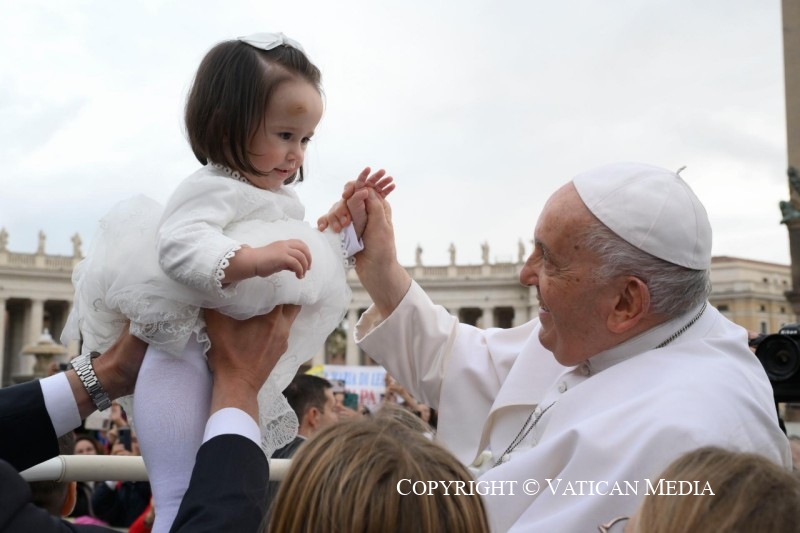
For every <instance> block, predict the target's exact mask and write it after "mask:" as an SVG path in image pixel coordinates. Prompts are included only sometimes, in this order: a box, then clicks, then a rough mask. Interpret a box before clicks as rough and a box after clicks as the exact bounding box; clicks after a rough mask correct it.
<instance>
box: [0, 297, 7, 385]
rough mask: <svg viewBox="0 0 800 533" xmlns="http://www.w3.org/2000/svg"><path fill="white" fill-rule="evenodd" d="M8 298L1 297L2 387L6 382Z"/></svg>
mask: <svg viewBox="0 0 800 533" xmlns="http://www.w3.org/2000/svg"><path fill="white" fill-rule="evenodd" d="M5 351H6V300H5V298H0V387H2V386H3V383H5V382H6V376H5V368H6V365H5V362H6V353H5Z"/></svg>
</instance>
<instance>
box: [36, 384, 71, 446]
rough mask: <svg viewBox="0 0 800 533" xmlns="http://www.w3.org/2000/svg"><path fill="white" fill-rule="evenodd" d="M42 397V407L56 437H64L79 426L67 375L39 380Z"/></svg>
mask: <svg viewBox="0 0 800 533" xmlns="http://www.w3.org/2000/svg"><path fill="white" fill-rule="evenodd" d="M39 384H40V385H41V387H42V395H43V396H44V406H45V408H46V409H47V414H48V415H50V421H51V422H52V423H53V429H54V430H55V432H56V437H60V436H61V435H66V434H67V433H69V432H70V431H72V430H73V429H75V428H76V427H78V426H80V425H81V415H80V412H79V411H78V403H77V402H76V401H75V395H74V394H72V387H70V384H69V380H67V375H66V374H65V373H64V372H59V373H58V374H55V375H52V376H50V377H47V378H42V379H40V380H39Z"/></svg>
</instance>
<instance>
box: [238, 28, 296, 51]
mask: <svg viewBox="0 0 800 533" xmlns="http://www.w3.org/2000/svg"><path fill="white" fill-rule="evenodd" d="M238 39H239V40H240V41H242V42H244V43H247V44H249V45H250V46H254V47H256V48H260V49H261V50H272V49H273V48H277V47H279V46H291V47H292V48H296V49H297V50H300V51H301V52H303V53H305V50H303V47H302V46H300V43H298V42H297V41H295V40H294V39H290V38H289V37H287V36H285V35H284V34H282V33H280V32H278V33H273V32H263V33H254V34H252V35H247V36H244V37H239V38H238Z"/></svg>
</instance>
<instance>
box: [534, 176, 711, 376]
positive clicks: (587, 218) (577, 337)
mask: <svg viewBox="0 0 800 533" xmlns="http://www.w3.org/2000/svg"><path fill="white" fill-rule="evenodd" d="M631 198H635V199H636V200H635V201H632V200H630V199H631ZM710 264H711V226H710V224H709V221H708V216H707V214H706V212H705V209H704V208H703V206H702V204H701V203H700V200H699V199H698V198H697V197H696V196H695V195H694V193H693V192H692V191H691V189H690V188H689V186H688V185H687V184H686V183H685V182H684V181H683V179H681V177H680V176H679V175H678V174H677V173H675V172H671V171H668V170H664V169H661V168H658V167H652V166H649V165H642V164H639V163H617V164H612V165H606V166H604V167H599V168H596V169H593V170H590V171H588V172H586V173H583V174H580V175H578V176H576V177H575V178H573V180H572V181H571V182H569V183H567V184H566V185H564V186H563V187H561V188H560V189H559V190H558V191H556V192H555V193H554V194H553V195H552V196H551V197H550V199H549V200H548V201H547V203H546V204H545V207H544V209H543V211H542V213H541V215H540V217H539V220H538V222H537V224H536V229H535V231H534V250H533V253H532V254H531V256H530V257H529V258H528V260H527V261H526V263H525V265H524V266H523V268H522V270H521V272H520V282H521V283H522V284H523V285H526V286H536V289H537V296H538V300H539V308H540V311H539V317H540V319H541V325H542V326H541V330H540V332H539V339H540V341H541V343H542V345H543V346H544V347H545V348H547V349H549V350H550V351H552V352H553V354H554V355H555V357H556V359H557V360H558V362H559V363H561V364H563V365H565V366H573V365H576V364H579V363H581V362H583V361H585V360H586V359H588V358H590V357H592V356H593V355H596V354H598V353H600V352H602V351H604V350H607V349H609V348H612V347H614V346H616V345H618V344H621V343H623V342H625V341H627V340H628V339H631V338H633V337H635V336H637V335H639V334H641V333H643V332H644V331H647V330H648V329H651V328H653V327H655V326H657V325H658V324H660V323H662V322H665V321H667V320H669V319H671V318H676V317H679V316H681V315H684V314H686V313H688V312H689V311H692V310H694V309H698V308H699V306H701V305H702V304H703V303H704V302H705V301H706V298H707V296H708V294H709V291H710V287H711V286H710V281H709V271H708V269H709V267H710Z"/></svg>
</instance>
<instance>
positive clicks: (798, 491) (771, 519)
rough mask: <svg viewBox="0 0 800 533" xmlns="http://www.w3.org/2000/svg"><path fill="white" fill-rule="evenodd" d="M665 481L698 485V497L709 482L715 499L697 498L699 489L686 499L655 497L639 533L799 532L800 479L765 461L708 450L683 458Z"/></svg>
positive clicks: (640, 519)
mask: <svg viewBox="0 0 800 533" xmlns="http://www.w3.org/2000/svg"><path fill="white" fill-rule="evenodd" d="M659 477H660V479H664V480H675V481H690V482H694V481H697V482H698V486H699V489H698V490H697V491H696V492H698V493H700V492H702V491H703V488H704V487H705V484H706V482H708V486H709V487H710V489H711V491H712V492H713V493H714V495H713V496H712V495H711V494H708V493H706V494H702V495H695V494H694V492H695V490H694V488H693V489H692V492H693V494H690V495H683V496H681V495H670V496H667V495H659V494H658V493H656V494H649V495H648V496H646V497H645V499H644V500H643V502H642V505H641V507H640V509H639V512H638V515H637V516H636V518H635V521H636V528H635V531H643V532H644V531H646V532H647V533H678V532H680V533H705V532H708V531H714V532H718V533H733V532H738V531H747V532H754V533H758V532H773V531H796V530H797V524H798V523H800V478H798V477H797V475H796V474H795V473H793V472H791V471H789V470H785V469H783V468H781V467H780V466H778V465H776V464H775V463H773V462H772V461H770V460H768V459H766V458H764V457H762V456H760V455H756V454H752V453H742V452H732V451H729V450H723V449H722V448H717V447H713V446H708V447H704V448H699V449H697V450H695V451H692V452H689V453H687V454H685V455H683V456H681V457H679V458H678V459H676V460H675V461H674V462H673V463H672V464H670V465H669V466H668V467H667V469H666V470H664V472H663V473H662V474H661V476H659ZM693 485H694V483H693ZM653 486H654V487H655V482H653Z"/></svg>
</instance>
